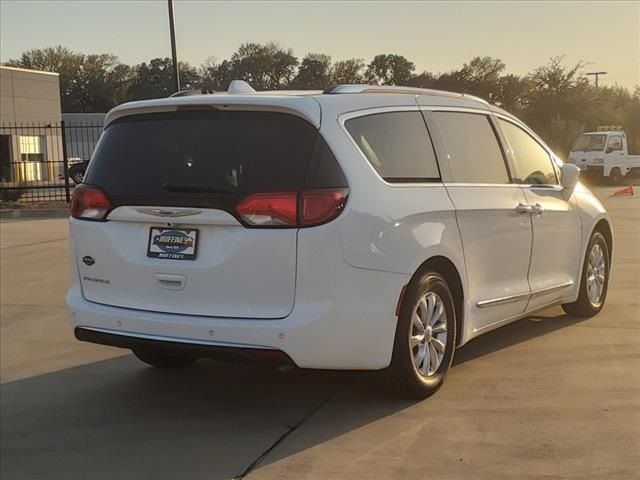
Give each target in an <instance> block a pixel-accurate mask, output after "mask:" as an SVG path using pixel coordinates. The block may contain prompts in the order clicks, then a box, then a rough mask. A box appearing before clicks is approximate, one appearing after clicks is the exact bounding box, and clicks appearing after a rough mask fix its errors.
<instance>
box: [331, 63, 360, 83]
mask: <svg viewBox="0 0 640 480" xmlns="http://www.w3.org/2000/svg"><path fill="white" fill-rule="evenodd" d="M364 67H365V64H364V60H362V59H361V58H349V59H348V60H340V61H337V62H335V63H334V64H333V68H332V71H331V83H333V84H334V85H342V84H347V83H364V75H363V74H362V72H363V70H364Z"/></svg>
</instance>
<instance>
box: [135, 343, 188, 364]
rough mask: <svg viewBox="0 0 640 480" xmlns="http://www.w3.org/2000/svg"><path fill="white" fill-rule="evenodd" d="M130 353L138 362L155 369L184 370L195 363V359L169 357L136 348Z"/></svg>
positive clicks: (176, 356)
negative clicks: (140, 361)
mask: <svg viewBox="0 0 640 480" xmlns="http://www.w3.org/2000/svg"><path fill="white" fill-rule="evenodd" d="M132 352H133V354H134V355H135V356H136V357H138V359H139V360H142V361H143V362H144V363H147V364H149V365H151V366H153V367H157V368H184V367H188V366H189V365H191V364H193V362H195V361H196V359H195V358H189V357H180V356H178V355H170V354H166V353H163V352H159V351H156V350H147V349H139V348H136V349H134V350H132Z"/></svg>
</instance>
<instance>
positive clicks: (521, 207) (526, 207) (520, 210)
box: [516, 203, 533, 215]
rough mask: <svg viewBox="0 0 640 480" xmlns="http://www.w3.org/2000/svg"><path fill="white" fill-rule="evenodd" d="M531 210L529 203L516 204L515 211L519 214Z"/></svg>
mask: <svg viewBox="0 0 640 480" xmlns="http://www.w3.org/2000/svg"><path fill="white" fill-rule="evenodd" d="M531 210H533V208H531V205H525V204H524V203H518V205H516V212H518V213H519V214H521V215H524V214H525V213H531Z"/></svg>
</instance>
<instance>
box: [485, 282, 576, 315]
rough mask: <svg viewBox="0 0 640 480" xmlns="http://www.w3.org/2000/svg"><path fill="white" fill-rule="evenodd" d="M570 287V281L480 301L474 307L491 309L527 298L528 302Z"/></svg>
mask: <svg viewBox="0 0 640 480" xmlns="http://www.w3.org/2000/svg"><path fill="white" fill-rule="evenodd" d="M572 285H573V281H571V280H570V281H568V282H565V283H561V284H560V285H554V286H552V287H545V288H540V289H538V290H534V291H531V292H526V293H518V294H515V295H508V296H505V297H497V298H490V299H488V300H481V301H479V302H477V303H476V305H477V307H478V308H486V307H492V306H494V305H502V304H504V303H511V302H517V301H518V300H521V299H524V298H528V299H529V300H531V299H532V298H536V297H540V296H542V295H547V294H549V293H553V292H555V291H558V290H562V289H565V288H568V287H571V286H572Z"/></svg>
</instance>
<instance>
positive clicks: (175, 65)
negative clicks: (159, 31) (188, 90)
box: [167, 0, 180, 92]
mask: <svg viewBox="0 0 640 480" xmlns="http://www.w3.org/2000/svg"><path fill="white" fill-rule="evenodd" d="M167 1H168V2H169V31H170V33H171V57H172V58H173V80H174V85H175V87H176V88H175V90H176V92H179V91H180V67H179V65H178V52H177V50H176V26H175V19H174V16H173V0H167Z"/></svg>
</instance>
